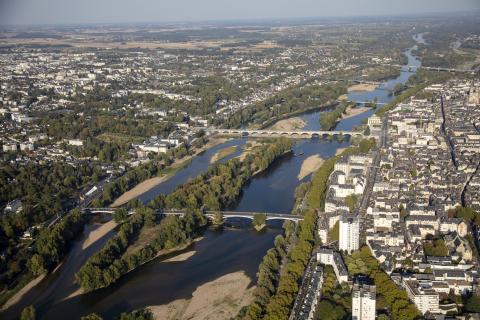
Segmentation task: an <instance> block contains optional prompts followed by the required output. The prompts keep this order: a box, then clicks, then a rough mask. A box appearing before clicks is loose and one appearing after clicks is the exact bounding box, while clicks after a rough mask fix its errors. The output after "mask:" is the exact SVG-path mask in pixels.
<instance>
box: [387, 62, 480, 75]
mask: <svg viewBox="0 0 480 320" xmlns="http://www.w3.org/2000/svg"><path fill="white" fill-rule="evenodd" d="M380 65H382V66H390V67H401V68H403V69H406V68H408V69H409V70H417V69H424V70H431V71H447V72H467V73H468V72H477V71H479V70H476V69H454V68H445V67H424V66H407V65H401V64H388V63H382V64H380Z"/></svg>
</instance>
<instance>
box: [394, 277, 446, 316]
mask: <svg viewBox="0 0 480 320" xmlns="http://www.w3.org/2000/svg"><path fill="white" fill-rule="evenodd" d="M403 284H404V286H405V289H407V294H408V297H409V298H410V300H412V301H413V303H415V306H416V307H417V309H418V310H419V311H420V312H421V313H422V314H425V313H427V312H430V313H439V311H440V310H439V305H440V303H439V300H440V298H439V295H438V293H437V292H435V290H433V288H432V287H431V286H430V284H429V283H420V282H419V281H417V280H406V281H404V282H403Z"/></svg>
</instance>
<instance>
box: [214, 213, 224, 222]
mask: <svg viewBox="0 0 480 320" xmlns="http://www.w3.org/2000/svg"><path fill="white" fill-rule="evenodd" d="M213 224H214V225H216V226H219V225H222V224H223V214H222V213H221V212H220V211H217V212H215V214H214V215H213Z"/></svg>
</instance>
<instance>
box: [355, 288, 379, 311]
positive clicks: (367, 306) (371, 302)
mask: <svg viewBox="0 0 480 320" xmlns="http://www.w3.org/2000/svg"><path fill="white" fill-rule="evenodd" d="M375 299H376V288H375V286H369V285H360V284H358V283H355V284H354V285H353V291H352V319H353V320H375V316H376V312H375V306H376V303H375Z"/></svg>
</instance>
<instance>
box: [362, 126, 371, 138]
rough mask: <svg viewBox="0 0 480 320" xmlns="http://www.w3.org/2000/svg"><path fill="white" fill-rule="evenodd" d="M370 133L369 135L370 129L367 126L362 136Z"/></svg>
mask: <svg viewBox="0 0 480 320" xmlns="http://www.w3.org/2000/svg"><path fill="white" fill-rule="evenodd" d="M370 133H371V132H370V127H369V126H367V127H366V128H365V131H363V134H364V135H365V136H369V135H370Z"/></svg>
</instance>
